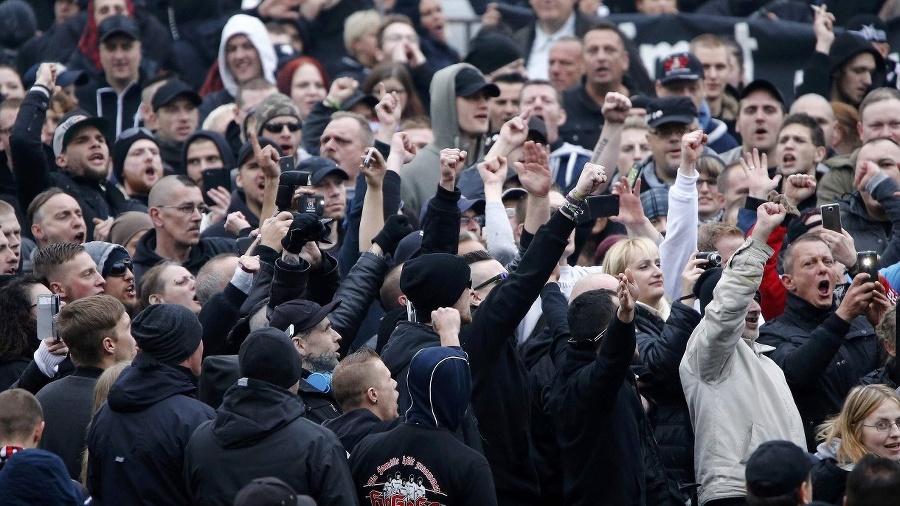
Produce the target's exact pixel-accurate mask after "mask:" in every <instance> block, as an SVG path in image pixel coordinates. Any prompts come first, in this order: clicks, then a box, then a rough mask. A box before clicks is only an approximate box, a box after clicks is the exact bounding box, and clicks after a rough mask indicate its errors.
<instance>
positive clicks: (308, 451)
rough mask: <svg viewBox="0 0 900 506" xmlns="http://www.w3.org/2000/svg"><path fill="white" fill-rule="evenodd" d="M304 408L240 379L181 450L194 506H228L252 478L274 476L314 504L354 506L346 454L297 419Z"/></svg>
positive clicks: (290, 397) (324, 433) (330, 437)
mask: <svg viewBox="0 0 900 506" xmlns="http://www.w3.org/2000/svg"><path fill="white" fill-rule="evenodd" d="M303 413H304V406H303V401H301V400H300V398H299V397H297V396H296V395H294V394H293V393H291V392H290V391H288V390H285V389H283V388H280V387H277V386H275V385H272V384H270V383H266V382H263V381H257V380H252V379H246V378H242V379H240V380H239V381H238V382H237V383H236V384H235V385H234V386H232V387H231V388H229V389H228V391H227V392H226V393H225V399H224V401H223V402H222V406H221V407H220V408H219V410H218V413H217V414H216V416H215V419H214V420H211V421H209V422H206V423H204V424H202V425H200V427H198V428H197V430H196V431H195V432H194V435H193V436H191V439H190V442H189V443H188V445H187V448H186V449H185V455H184V458H185V460H184V478H185V481H186V482H187V485H188V488H189V489H190V494H191V497H192V498H193V501H194V502H193V504H197V505H206V504H208V505H214V504H222V505H230V504H232V501H233V500H234V496H235V494H237V492H238V491H239V490H240V489H241V488H242V487H243V486H244V485H246V484H247V483H249V482H250V481H251V480H253V479H255V478H262V477H264V476H274V477H276V478H280V479H281V480H283V481H284V482H285V483H287V484H288V485H290V486H291V488H293V489H294V490H295V491H296V492H297V493H298V494H306V495H309V496H311V497H312V498H313V499H315V500H316V502H317V503H318V504H321V505H341V506H343V505H348V504H354V503H355V499H354V498H353V484H352V481H351V479H350V470H349V469H348V467H347V459H346V454H345V453H344V449H343V448H342V447H341V444H340V442H339V441H338V439H337V438H336V437H335V435H334V434H333V433H332V432H331V431H329V430H326V429H324V428H322V427H321V426H319V425H318V424H315V423H313V422H311V421H309V420H307V419H305V418H304V417H303Z"/></svg>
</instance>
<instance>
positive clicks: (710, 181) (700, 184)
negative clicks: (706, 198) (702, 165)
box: [697, 179, 716, 189]
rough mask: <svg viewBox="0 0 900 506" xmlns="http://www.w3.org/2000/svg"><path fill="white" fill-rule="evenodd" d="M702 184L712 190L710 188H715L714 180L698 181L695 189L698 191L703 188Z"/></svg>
mask: <svg viewBox="0 0 900 506" xmlns="http://www.w3.org/2000/svg"><path fill="white" fill-rule="evenodd" d="M704 184H707V185H709V187H710V188H712V187H714V186H716V180H715V179H698V180H697V188H698V189H699V188H703V185H704Z"/></svg>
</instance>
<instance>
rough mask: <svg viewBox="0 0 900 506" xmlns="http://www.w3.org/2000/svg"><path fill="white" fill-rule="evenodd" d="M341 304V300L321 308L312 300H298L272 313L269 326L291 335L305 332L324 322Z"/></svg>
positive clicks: (282, 305) (287, 303)
mask: <svg viewBox="0 0 900 506" xmlns="http://www.w3.org/2000/svg"><path fill="white" fill-rule="evenodd" d="M340 304H341V301H340V299H338V300H333V301H331V302H329V303H328V304H325V305H324V306H320V305H318V304H316V303H315V302H313V301H311V300H303V299H297V300H292V301H289V302H285V303H284V304H281V305H279V306H278V307H276V308H275V310H274V311H272V317H271V318H269V326H270V327H275V328H276V329H278V330H282V331H285V332H287V333H289V334H291V335H292V336H293V335H296V334H297V333H299V332H305V331H307V330H309V329H311V328H313V327H315V326H316V325H318V324H319V322H320V321H322V320H324V319H325V317H326V316H328V313H330V312H332V311H334V309H335V308H336V307H338V306H339V305H340Z"/></svg>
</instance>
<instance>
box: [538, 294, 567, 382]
mask: <svg viewBox="0 0 900 506" xmlns="http://www.w3.org/2000/svg"><path fill="white" fill-rule="evenodd" d="M541 309H542V310H543V313H544V321H546V323H547V328H548V329H549V330H550V339H551V344H550V350H549V353H550V360H551V361H552V362H553V365H555V366H556V367H559V366H560V365H562V363H563V361H564V360H565V354H566V343H567V342H568V340H569V337H571V335H572V334H571V333H570V332H569V301H568V300H566V296H565V295H563V294H562V292H561V291H559V285H558V284H556V283H548V284H547V286H545V287H544V288H543V289H542V290H541Z"/></svg>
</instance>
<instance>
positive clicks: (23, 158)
mask: <svg viewBox="0 0 900 506" xmlns="http://www.w3.org/2000/svg"><path fill="white" fill-rule="evenodd" d="M55 86H56V64H55V63H42V64H41V66H40V67H39V68H38V74H37V79H36V80H35V83H34V86H32V88H31V91H29V92H28V94H27V95H25V100H24V101H23V102H22V105H21V107H20V108H19V113H18V115H17V116H16V120H15V122H14V123H13V126H12V132H11V133H10V136H9V150H10V156H11V157H12V164H13V170H14V172H15V178H16V193H17V196H18V199H19V205H20V206H21V207H22V209H26V208H27V207H28V204H30V203H31V201H32V200H34V197H35V196H36V195H37V194H38V193H41V192H42V191H44V190H46V189H47V188H50V187H51V186H53V181H52V180H51V179H50V166H49V165H48V163H47V159H46V157H45V156H44V150H43V146H42V145H43V143H42V141H41V129H42V128H43V126H44V120H45V119H46V117H47V108H48V107H49V106H50V94H51V92H52V90H53V89H54V88H55Z"/></svg>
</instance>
